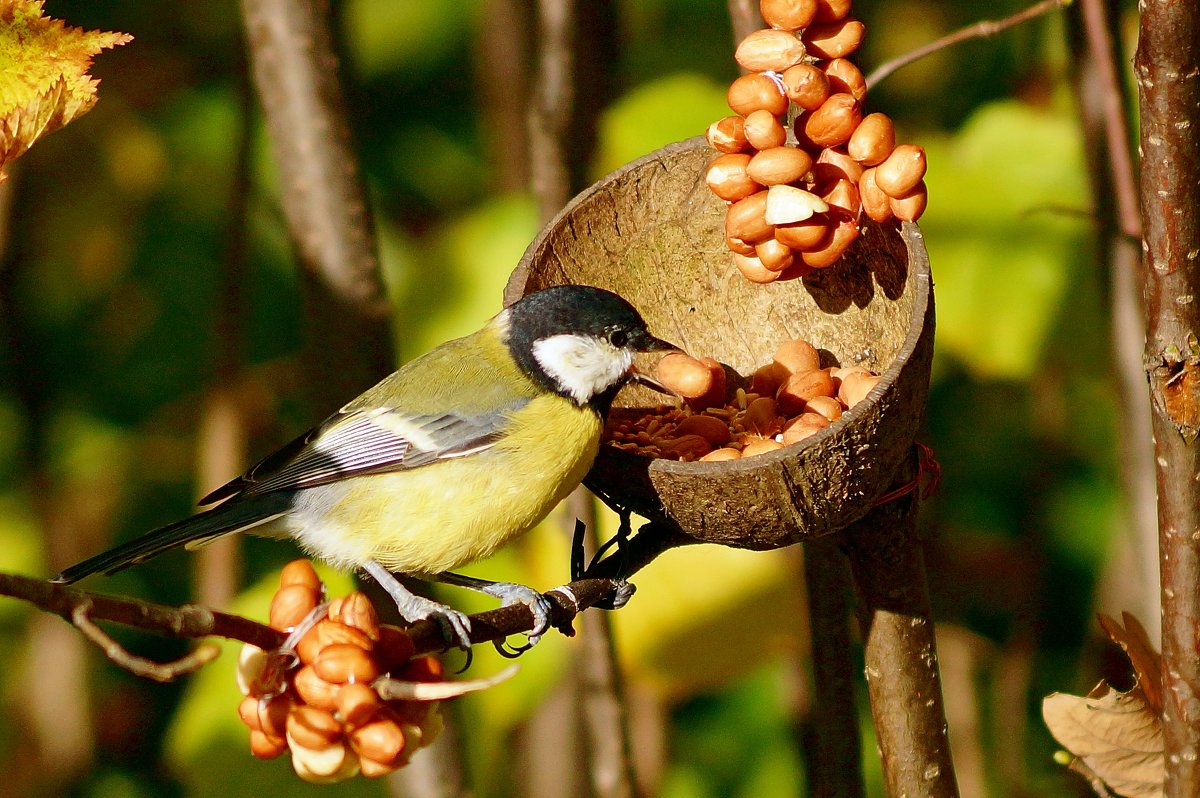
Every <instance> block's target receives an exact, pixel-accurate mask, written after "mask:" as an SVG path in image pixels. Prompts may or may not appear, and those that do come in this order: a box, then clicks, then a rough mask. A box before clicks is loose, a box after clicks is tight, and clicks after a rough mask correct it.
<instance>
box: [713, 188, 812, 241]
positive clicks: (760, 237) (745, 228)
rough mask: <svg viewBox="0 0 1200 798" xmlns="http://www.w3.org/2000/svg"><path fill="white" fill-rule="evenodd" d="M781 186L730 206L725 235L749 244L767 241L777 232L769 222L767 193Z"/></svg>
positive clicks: (727, 213)
mask: <svg viewBox="0 0 1200 798" xmlns="http://www.w3.org/2000/svg"><path fill="white" fill-rule="evenodd" d="M778 188H782V187H781V186H772V187H771V188H770V189H768V190H767V191H760V192H758V193H757V194H751V195H750V196H749V197H746V198H745V199H742V200H738V201H737V202H735V203H733V204H732V205H730V206H729V209H728V210H727V211H726V212H725V235H727V236H730V237H732V238H740V239H742V240H743V241H745V242H746V243H748V244H758V243H760V242H762V241H766V240H767V239H768V238H770V237H771V235H772V234H773V233H774V232H775V231H774V228H772V226H771V225H770V224H768V223H767V217H766V213H767V194H768V193H769V192H770V191H773V190H775V189H778ZM797 190H799V189H797Z"/></svg>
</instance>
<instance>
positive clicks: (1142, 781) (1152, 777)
mask: <svg viewBox="0 0 1200 798" xmlns="http://www.w3.org/2000/svg"><path fill="white" fill-rule="evenodd" d="M1123 619H1124V621H1125V625H1124V626H1122V625H1121V624H1119V623H1118V622H1117V621H1116V620H1114V619H1112V618H1109V617H1108V616H1103V615H1102V616H1100V625H1101V626H1102V627H1103V628H1104V631H1105V632H1107V633H1108V636H1109V637H1110V638H1111V639H1112V641H1113V642H1114V643H1117V644H1118V645H1120V646H1121V647H1122V648H1123V649H1124V650H1125V653H1126V654H1127V655H1128V656H1129V658H1130V661H1131V662H1132V663H1133V666H1134V672H1135V673H1136V674H1137V679H1138V680H1137V683H1136V684H1135V685H1134V686H1133V688H1132V689H1130V690H1129V691H1128V692H1124V693H1123V692H1121V691H1119V690H1115V689H1113V688H1112V687H1111V686H1110V685H1109V684H1108V683H1107V682H1100V684H1098V685H1096V687H1095V688H1094V689H1093V690H1092V691H1091V692H1090V693H1088V695H1087V696H1086V697H1083V696H1076V695H1068V694H1066V693H1054V694H1052V695H1049V696H1047V697H1046V698H1045V699H1044V700H1043V701H1042V718H1043V720H1045V722H1046V726H1047V727H1048V728H1049V729H1050V733H1051V734H1053V735H1054V739H1056V740H1058V742H1059V743H1060V744H1061V745H1062V746H1063V747H1064V748H1066V749H1067V750H1068V751H1070V752H1071V753H1072V754H1073V755H1074V756H1075V757H1076V758H1077V762H1082V765H1083V766H1084V767H1082V768H1076V769H1078V770H1081V771H1084V772H1088V771H1090V773H1091V774H1094V775H1095V776H1096V777H1098V778H1099V779H1101V780H1102V781H1103V782H1104V783H1105V784H1106V785H1108V787H1109V788H1110V789H1111V790H1112V791H1113V792H1115V793H1117V794H1118V795H1124V796H1128V797H1129V798H1161V796H1162V794H1163V738H1162V724H1161V721H1160V720H1159V712H1160V710H1161V707H1162V697H1161V696H1162V694H1161V692H1160V690H1161V688H1160V686H1159V670H1158V652H1156V651H1155V650H1154V648H1153V646H1152V645H1151V644H1150V640H1149V637H1148V636H1147V635H1146V630H1145V629H1144V628H1143V627H1142V625H1141V624H1140V623H1138V621H1137V619H1136V618H1134V617H1133V616H1132V615H1130V614H1129V613H1124V614H1123Z"/></svg>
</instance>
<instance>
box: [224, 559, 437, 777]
mask: <svg viewBox="0 0 1200 798" xmlns="http://www.w3.org/2000/svg"><path fill="white" fill-rule="evenodd" d="M279 583H280V587H279V591H278V592H277V593H276V594H275V596H274V598H273V599H272V601H271V615H270V617H271V621H270V624H271V628H273V629H275V630H277V631H280V632H292V633H293V634H292V637H293V638H295V640H294V641H289V644H287V645H285V647H284V648H283V649H281V650H277V651H272V652H267V651H264V650H262V649H260V648H258V647H256V646H252V645H249V644H247V645H245V646H243V647H242V654H241V657H240V658H239V660H238V687H239V688H240V689H241V691H242V694H243V695H244V696H245V698H244V699H242V703H241V704H240V705H239V706H238V715H239V716H240V717H241V719H242V722H243V723H245V724H246V726H247V727H249V729H250V752H251V753H252V754H254V756H256V757H258V758H260V759H273V758H275V757H277V756H279V755H280V754H282V753H283V752H285V751H290V752H291V756H292V767H293V768H294V769H295V771H296V774H297V775H299V776H300V777H301V778H302V779H304V780H305V781H310V782H314V783H318V784H328V783H333V782H338V781H344V780H346V779H349V778H353V777H354V776H356V775H358V774H359V773H361V774H362V775H364V776H366V777H367V778H378V777H380V776H385V775H387V774H388V773H391V772H392V771H394V770H396V769H397V768H399V767H402V766H403V765H405V764H407V763H408V760H409V758H410V757H411V756H412V755H413V753H414V752H415V751H416V750H417V749H419V748H421V747H423V746H426V745H429V744H430V743H431V742H433V740H434V739H435V738H436V737H437V735H438V733H439V732H440V730H441V727H442V719H441V715H440V713H439V711H438V705H437V702H436V701H432V700H419V699H418V700H395V699H392V700H385V699H384V698H383V697H381V696H380V694H379V693H378V692H377V690H376V689H375V687H374V686H373V683H374V682H375V680H376V679H379V678H380V677H382V676H388V675H390V676H391V677H392V678H393V679H396V680H399V681H402V682H408V683H411V684H413V685H416V686H419V685H420V684H427V683H432V682H441V680H442V670H441V664H440V663H439V662H438V661H437V660H436V659H434V658H432V657H415V658H414V657H413V644H412V641H411V639H410V638H409V637H408V635H406V634H405V633H404V632H403V631H401V630H400V629H399V628H397V627H394V626H387V625H383V624H380V623H379V619H378V616H377V615H376V613H375V608H374V607H373V606H372V604H371V602H370V600H369V599H368V598H367V596H366V595H365V594H363V593H351V594H350V595H348V596H344V597H342V598H339V599H334V600H333V601H331V602H329V603H328V604H327V605H323V604H322V603H321V602H322V599H323V595H324V587H323V585H322V584H321V581H320V579H319V578H318V576H317V573H316V571H314V570H313V567H312V564H311V563H309V562H308V561H307V560H295V561H293V562H291V563H289V564H288V565H287V566H285V567H284V569H283V571H282V572H281V574H280V577H279ZM413 692H414V694H415V695H420V690H414V691H413Z"/></svg>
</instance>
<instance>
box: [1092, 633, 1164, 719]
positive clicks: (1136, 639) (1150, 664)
mask: <svg viewBox="0 0 1200 798" xmlns="http://www.w3.org/2000/svg"><path fill="white" fill-rule="evenodd" d="M1098 617H1099V619H1100V627H1101V628H1102V629H1104V632H1105V634H1107V635H1108V638H1109V639H1110V640H1112V641H1113V642H1114V643H1116V644H1117V645H1118V646H1120V647H1121V648H1122V649H1124V651H1125V655H1126V656H1128V657H1129V661H1130V662H1131V663H1132V664H1133V672H1134V673H1135V674H1136V675H1137V686H1138V687H1139V688H1141V690H1142V695H1143V696H1144V697H1145V699H1146V703H1147V704H1149V705H1150V710H1151V711H1152V712H1153V713H1154V714H1155V715H1158V714H1160V713H1161V712H1162V708H1163V702H1162V667H1161V666H1160V662H1161V661H1162V655H1160V654H1159V653H1158V651H1157V650H1156V649H1155V648H1154V644H1153V643H1151V642H1150V635H1148V634H1146V628H1145V627H1144V626H1142V624H1141V622H1140V621H1138V619H1137V618H1135V617H1134V616H1133V615H1132V614H1130V613H1128V612H1122V613H1121V619H1122V620H1123V621H1124V622H1125V625H1124V626H1121V624H1119V623H1118V622H1117V621H1116V620H1115V619H1113V618H1110V617H1109V616H1107V615H1104V614H1101V615H1099V616H1098Z"/></svg>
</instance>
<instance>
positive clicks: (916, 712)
mask: <svg viewBox="0 0 1200 798" xmlns="http://www.w3.org/2000/svg"><path fill="white" fill-rule="evenodd" d="M903 470H904V469H902V471H903ZM906 479H907V477H906V476H905V475H904V474H903V473H902V474H900V475H898V477H897V480H896V482H897V484H902V483H904V482H905V481H906ZM916 523H917V499H916V496H915V493H909V494H907V495H905V496H902V497H900V498H898V499H896V500H894V501H891V502H888V503H886V504H882V505H879V506H877V507H875V508H874V509H873V510H872V511H871V512H870V513H868V514H867V515H866V517H864V518H863V519H862V520H860V521H858V522H856V523H854V524H852V525H850V526H849V527H848V528H847V529H846V530H845V531H843V532H842V533H840V537H841V540H842V543H843V547H844V549H845V551H846V554H847V556H848V557H849V559H850V569H851V572H852V573H853V575H854V584H855V589H856V591H857V593H858V617H859V624H860V625H861V627H862V634H863V640H864V641H865V652H864V659H865V666H866V675H867V688H868V691H869V693H870V696H871V715H872V717H874V719H875V735H876V737H877V739H878V742H879V750H880V754H881V756H882V759H883V774H884V782H885V783H886V785H887V789H888V794H889V795H892V796H903V795H921V796H926V797H927V798H954V797H956V796H957V795H958V785H957V783H956V782H955V777H954V763H953V761H952V760H951V758H950V741H949V739H948V737H947V729H946V712H945V708H944V706H943V704H942V686H941V678H940V677H939V675H938V666H937V645H936V642H935V640H934V628H933V615H932V612H931V611H930V607H929V590H928V587H927V585H926V580H925V560H924V554H923V552H922V550H921V544H920V542H919V541H918V540H917V539H916V537H915V533H916Z"/></svg>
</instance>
